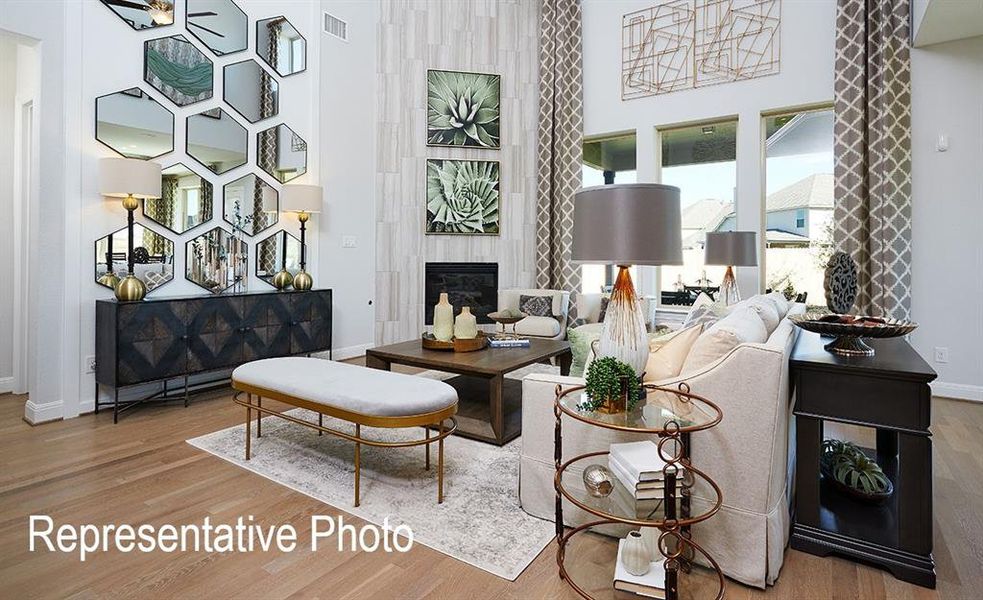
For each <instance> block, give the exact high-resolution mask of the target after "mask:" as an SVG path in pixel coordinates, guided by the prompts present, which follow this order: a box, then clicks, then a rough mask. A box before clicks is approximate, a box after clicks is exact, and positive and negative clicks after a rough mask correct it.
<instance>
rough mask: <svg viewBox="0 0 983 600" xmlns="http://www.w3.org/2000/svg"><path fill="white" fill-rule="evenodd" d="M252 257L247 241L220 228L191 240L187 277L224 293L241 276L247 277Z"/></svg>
mask: <svg viewBox="0 0 983 600" xmlns="http://www.w3.org/2000/svg"><path fill="white" fill-rule="evenodd" d="M248 257H249V249H248V246H247V245H246V243H245V242H244V241H242V240H239V239H236V237H235V236H234V235H232V234H231V233H229V232H228V231H226V230H224V229H222V228H221V227H216V228H215V229H212V230H210V231H208V232H206V233H203V234H201V235H199V236H198V237H196V238H194V239H192V240H191V241H189V242H188V244H187V248H186V255H185V261H186V266H185V272H184V276H185V277H186V278H187V280H188V281H190V282H192V283H194V284H196V285H199V286H201V287H203V288H205V289H206V290H208V291H209V292H212V293H214V294H220V293H222V292H224V291H225V290H227V289H229V288H230V287H232V286H234V285H235V284H236V279H237V278H241V277H244V275H243V274H244V273H245V272H246V269H245V266H246V265H248V264H249V263H248ZM237 266H238V267H239V268H236V267H237Z"/></svg>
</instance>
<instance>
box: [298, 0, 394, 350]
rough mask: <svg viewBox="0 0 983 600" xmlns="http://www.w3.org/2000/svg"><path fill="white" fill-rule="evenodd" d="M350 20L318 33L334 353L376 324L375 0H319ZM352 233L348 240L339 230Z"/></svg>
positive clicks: (324, 259)
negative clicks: (341, 35)
mask: <svg viewBox="0 0 983 600" xmlns="http://www.w3.org/2000/svg"><path fill="white" fill-rule="evenodd" d="M321 8H322V9H323V10H326V11H328V12H330V13H331V14H332V15H334V16H335V17H338V18H339V19H341V20H343V21H346V22H347V23H348V37H349V41H348V42H347V43H346V42H343V41H341V40H339V39H338V38H336V37H333V36H330V35H328V34H325V33H320V34H319V35H320V36H321V48H322V52H323V56H324V59H323V60H322V61H321V70H320V78H321V89H322V93H321V105H320V110H321V128H320V135H321V139H322V140H323V146H322V152H321V173H322V182H323V185H324V188H325V212H324V213H322V214H320V215H317V216H315V217H314V219H313V221H314V222H315V223H316V226H317V227H318V235H319V237H320V240H321V242H320V243H321V270H320V280H321V282H322V283H323V285H324V286H325V287H330V288H332V289H333V290H334V292H333V294H334V330H333V336H334V347H335V348H336V351H335V358H339V357H341V358H343V357H347V356H355V355H359V354H362V353H363V352H364V350H365V349H366V348H367V347H370V346H372V345H373V344H372V342H373V330H374V327H375V305H374V299H375V248H376V239H375V199H376V110H377V101H376V77H375V72H376V59H377V57H376V39H377V38H376V35H377V32H376V24H377V22H378V20H379V5H378V3H377V2H364V1H360V0H322V2H321ZM344 236H352V237H354V238H355V243H356V246H355V247H354V248H344V247H342V237H344Z"/></svg>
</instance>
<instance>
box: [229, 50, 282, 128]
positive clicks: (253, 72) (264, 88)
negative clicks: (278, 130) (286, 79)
mask: <svg viewBox="0 0 983 600" xmlns="http://www.w3.org/2000/svg"><path fill="white" fill-rule="evenodd" d="M223 73H224V75H223V77H222V81H223V86H224V89H223V92H224V93H223V96H224V98H225V102H226V103H227V104H228V105H229V106H231V107H232V108H234V109H235V111H236V112H237V113H239V114H240V115H242V116H243V117H245V119H246V120H247V121H249V122H250V123H256V122H257V121H262V120H263V119H268V118H270V117H274V116H276V114H277V113H278V112H280V92H279V88H280V84H278V83H277V81H276V79H275V78H274V77H273V76H272V75H270V74H269V73H268V72H267V71H266V69H264V68H263V67H261V66H260V65H259V63H258V62H256V61H255V60H244V61H242V62H237V63H232V64H231V65H225V69H224V71H223Z"/></svg>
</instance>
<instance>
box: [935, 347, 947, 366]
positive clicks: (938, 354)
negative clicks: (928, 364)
mask: <svg viewBox="0 0 983 600" xmlns="http://www.w3.org/2000/svg"><path fill="white" fill-rule="evenodd" d="M935 362H937V363H947V362H949V349H948V348H946V347H944V346H936V347H935Z"/></svg>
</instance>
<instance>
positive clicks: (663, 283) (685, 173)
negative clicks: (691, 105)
mask: <svg viewBox="0 0 983 600" xmlns="http://www.w3.org/2000/svg"><path fill="white" fill-rule="evenodd" d="M659 137H660V140H661V146H660V147H661V151H662V161H661V173H662V177H661V181H662V183H665V184H668V185H674V186H676V187H678V188H679V189H680V197H681V200H682V213H683V214H682V217H683V219H682V221H683V223H682V227H683V264H682V265H681V266H664V267H661V277H660V284H659V287H660V303H661V304H662V305H670V306H672V305H676V306H679V305H682V306H686V305H690V304H693V301H694V300H695V299H696V296H697V295H698V294H699V292H700V291H701V290H704V289H705V290H707V291H708V292H709V293H710V294H711V295H715V293H716V290H717V289H718V288H719V287H720V281H721V280H722V279H723V275H724V269H725V267H718V266H706V265H705V264H704V260H703V256H704V250H703V249H704V245H705V243H706V234H707V232H708V231H733V230H734V229H735V227H736V224H737V215H736V213H735V205H734V195H735V192H736V188H737V121H736V120H735V121H723V122H715V123H701V124H698V125H692V126H686V127H679V128H674V129H663V130H660V131H659Z"/></svg>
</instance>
